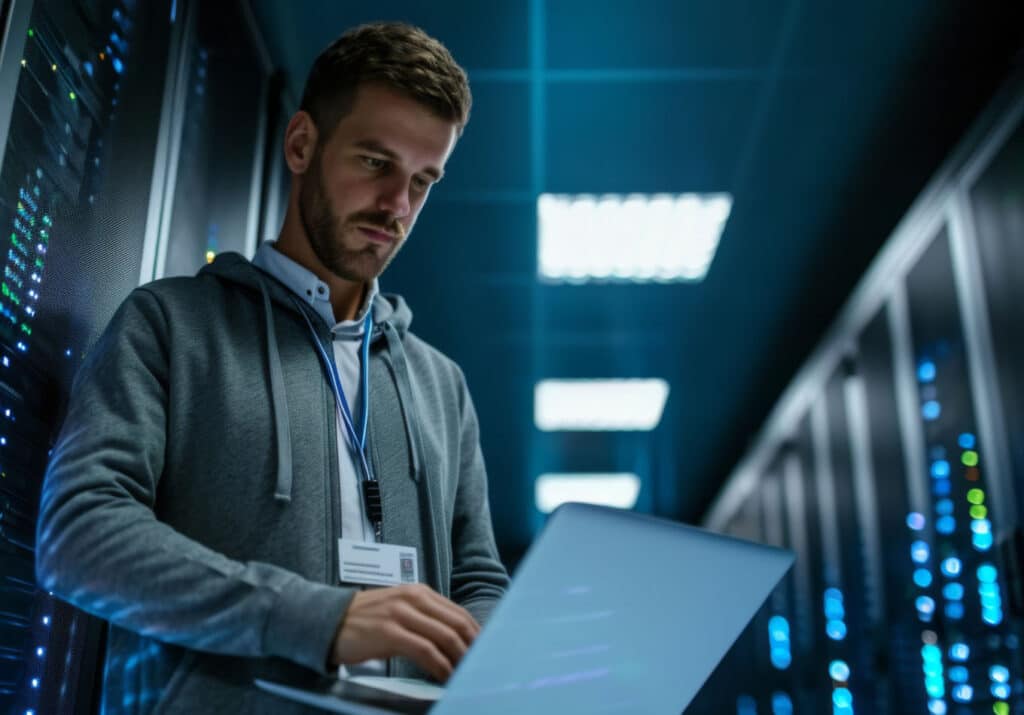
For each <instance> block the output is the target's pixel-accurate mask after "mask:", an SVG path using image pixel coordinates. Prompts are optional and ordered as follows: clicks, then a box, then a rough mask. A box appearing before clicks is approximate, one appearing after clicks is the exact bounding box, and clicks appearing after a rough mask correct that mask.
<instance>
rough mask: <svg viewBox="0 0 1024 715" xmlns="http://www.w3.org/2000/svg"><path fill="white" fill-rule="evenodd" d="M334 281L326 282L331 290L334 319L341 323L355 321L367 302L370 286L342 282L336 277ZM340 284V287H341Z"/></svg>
mask: <svg viewBox="0 0 1024 715" xmlns="http://www.w3.org/2000/svg"><path fill="white" fill-rule="evenodd" d="M333 278H334V280H333V281H325V280H324V278H323V276H320V280H322V281H324V282H325V283H326V284H327V285H328V286H330V289H331V308H332V309H333V310H334V319H335V320H337V321H338V322H339V323H340V322H341V321H343V320H354V319H355V317H356V315H358V314H359V308H361V307H362V305H363V301H364V300H366V292H367V291H368V290H369V286H367V285H366V284H365V283H353V282H352V281H346V280H342V279H340V278H338V277H336V276H334V277H333ZM339 284H340V285H339Z"/></svg>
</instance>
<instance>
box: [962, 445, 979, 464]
mask: <svg viewBox="0 0 1024 715" xmlns="http://www.w3.org/2000/svg"><path fill="white" fill-rule="evenodd" d="M960 461H961V462H963V463H964V466H965V467H975V466H977V465H978V453H977V452H975V451H974V450H973V449H969V450H967V451H966V452H964V453H963V454H962V455H960Z"/></svg>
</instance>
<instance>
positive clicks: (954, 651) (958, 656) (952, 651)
mask: <svg viewBox="0 0 1024 715" xmlns="http://www.w3.org/2000/svg"><path fill="white" fill-rule="evenodd" d="M970 657H971V647H970V646H969V645H967V644H966V643H954V644H953V645H951V646H950V647H949V659H950V660H955V661H958V662H960V663H964V662H966V661H967V659H968V658H970Z"/></svg>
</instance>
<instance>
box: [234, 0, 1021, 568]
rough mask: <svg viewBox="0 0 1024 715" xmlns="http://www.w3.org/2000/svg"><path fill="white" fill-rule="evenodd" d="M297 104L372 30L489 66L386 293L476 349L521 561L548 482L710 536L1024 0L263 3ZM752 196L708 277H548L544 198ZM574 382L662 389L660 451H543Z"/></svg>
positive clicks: (641, 441)
mask: <svg viewBox="0 0 1024 715" xmlns="http://www.w3.org/2000/svg"><path fill="white" fill-rule="evenodd" d="M252 5H253V8H254V12H255V15H256V18H257V23H258V25H259V26H260V27H261V29H262V31H263V33H264V35H265V40H266V42H267V45H268V48H269V50H270V53H271V56H272V58H273V60H274V62H275V64H276V65H278V66H279V67H280V68H281V70H282V71H283V73H284V74H285V77H286V82H287V84H288V86H289V87H290V89H291V93H292V95H293V96H295V97H297V96H299V95H300V94H301V87H302V82H303V80H304V77H305V73H306V71H307V70H308V68H309V66H310V65H311V64H312V61H313V58H314V57H315V56H316V54H317V53H318V52H319V50H320V49H321V48H323V47H324V46H326V45H327V44H328V43H329V42H330V41H331V40H333V39H334V38H335V37H336V35H337V34H339V33H340V31H341V30H342V29H344V28H346V27H349V26H351V25H353V24H356V23H359V22H364V21H369V20H375V19H401V20H407V21H410V22H413V23H415V24H418V25H420V26H422V27H423V28H424V29H426V30H427V31H428V32H429V33H431V34H433V35H435V36H436V37H438V38H439V39H441V40H442V41H443V42H444V43H445V44H446V45H447V46H448V47H449V49H451V51H452V53H453V54H454V56H455V57H456V59H457V60H459V62H460V63H461V64H462V65H463V66H464V67H465V68H466V69H467V71H468V73H469V76H470V82H471V84H472V89H473V93H474V106H473V116H472V120H471V122H470V124H469V126H468V127H467V129H466V133H465V135H464V137H463V139H462V140H461V142H460V144H459V146H458V147H457V148H456V151H455V154H454V155H453V157H452V159H451V160H450V162H449V164H448V167H447V171H446V177H445V180H444V182H442V183H441V184H440V185H438V186H437V187H436V189H435V190H434V193H433V195H432V197H431V199H430V201H429V203H428V205H427V207H426V209H425V210H424V212H423V214H422V216H421V218H420V221H419V223H418V224H417V228H416V230H415V232H414V233H413V235H412V238H411V240H410V241H409V243H408V244H407V245H406V247H405V248H404V249H403V253H402V254H401V255H400V256H399V258H398V259H397V260H396V261H395V263H394V264H393V265H392V267H391V268H389V270H388V272H387V273H386V274H385V276H384V278H383V279H382V285H383V287H384V290H386V291H393V292H400V293H402V294H404V295H405V296H406V298H407V300H408V301H409V303H410V305H411V306H412V308H413V312H414V316H415V317H414V322H413V329H414V330H415V331H416V332H418V333H419V334H420V335H421V336H422V337H424V338H425V339H427V340H428V341H430V342H432V343H433V344H434V345H436V346H437V347H438V348H440V349H441V350H442V351H444V352H445V353H447V354H448V355H450V356H451V357H453V358H454V359H455V360H456V361H458V363H459V364H460V365H461V366H462V368H463V370H464V371H465V373H466V376H467V379H468V381H469V385H470V389H471V391H472V393H473V396H474V399H475V403H476V406H477V410H478V412H479V415H480V421H481V430H482V432H481V439H482V442H483V447H484V453H485V457H486V459H487V464H488V470H489V475H490V485H491V504H492V510H493V512H494V521H495V529H496V532H497V536H498V540H499V543H500V545H501V548H502V551H503V553H504V554H505V556H506V558H508V559H509V560H515V559H516V558H517V556H518V554H520V553H521V551H522V549H523V548H524V547H525V546H526V544H527V543H528V542H529V540H530V539H531V537H532V535H533V533H534V532H535V530H536V528H537V527H538V526H539V524H540V523H541V521H542V516H541V515H540V514H539V513H538V512H537V511H536V510H535V509H534V507H533V480H534V478H535V477H536V476H537V475H538V474H540V473H543V472H549V471H563V470H564V471H631V472H635V473H637V474H639V475H641V477H642V479H643V487H642V489H641V494H640V500H639V503H638V509H640V510H643V511H649V512H652V513H657V514H661V515H665V516H669V517H672V518H676V519H683V520H687V521H697V520H699V519H700V517H701V515H702V514H703V512H704V510H705V509H706V508H707V506H708V505H709V503H710V501H711V499H712V498H713V496H714V495H715V493H716V492H717V491H718V490H719V488H720V487H721V486H722V484H723V481H724V479H725V478H726V477H727V476H728V474H729V472H730V470H731V469H732V467H733V466H734V465H735V464H736V462H737V461H738V460H739V458H740V457H741V456H742V453H743V451H744V450H745V448H746V446H747V445H748V444H749V443H750V442H751V441H752V439H753V437H754V436H755V434H756V432H757V430H758V428H759V426H760V424H761V423H762V422H763V421H764V419H765V417H766V416H767V414H768V411H769V410H770V408H771V407H772V405H773V403H774V401H775V400H776V399H777V398H778V396H779V395H780V393H781V392H782V390H783V388H784V387H785V386H786V384H787V383H788V381H789V380H790V378H791V377H792V376H793V374H794V373H795V372H796V370H797V368H798V367H799V366H800V364H801V363H802V361H803V360H804V359H805V358H806V357H807V356H808V355H809V353H810V352H811V350H812V348H813V347H814V345H815V344H816V342H817V341H818V339H819V338H820V336H821V335H822V334H823V333H824V331H825V329H826V328H827V327H828V325H829V323H830V322H831V320H832V319H833V318H834V316H835V315H836V314H837V312H838V310H839V308H840V306H841V305H842V303H843V301H844V299H845V298H846V296H848V295H849V294H850V292H851V290H852V288H853V287H854V285H855V284H856V282H857V280H858V278H859V276H860V275H862V273H863V272H864V270H865V269H866V267H867V266H868V264H869V263H870V261H871V259H872V257H873V256H874V255H875V254H876V253H877V251H878V249H879V248H880V246H881V245H882V243H883V242H884V241H885V239H886V237H887V236H888V234H889V233H890V232H891V230H892V229H893V228H894V227H895V225H896V223H897V222H898V221H899V219H900V218H901V217H902V215H903V214H904V213H905V212H906V210H907V209H908V207H909V206H910V204H911V203H912V202H913V200H914V198H915V197H916V195H917V194H918V193H919V192H920V191H921V189H922V188H923V187H924V186H925V184H926V183H927V181H928V179H929V177H930V176H931V175H932V174H933V173H934V172H935V171H936V169H937V168H938V167H939V165H940V164H941V163H942V161H943V159H944V158H945V157H946V156H947V155H948V153H949V152H950V151H951V149H952V147H953V146H955V144H956V142H957V140H958V139H959V138H960V137H961V136H962V135H963V134H964V133H965V131H966V130H967V128H968V127H969V125H970V123H971V121H972V119H974V118H975V117H976V116H977V115H978V113H979V112H980V111H982V110H983V108H984V106H985V105H986V103H987V102H988V100H990V99H991V98H992V96H993V95H994V94H995V92H996V91H997V89H998V87H999V86H1000V85H1001V84H1002V82H1003V81H1004V80H1005V78H1006V77H1008V76H1009V74H1010V73H1011V70H1012V68H1013V67H1014V66H1017V67H1020V66H1021V64H1022V59H1024V58H1022V53H1021V49H1022V47H1024V30H1022V28H1024V3H1020V2H1016V1H1014V2H1009V1H1007V2H981V3H979V2H971V1H970V0H963V1H960V2H951V1H948V0H947V1H941V0H900V1H899V2H892V1H891V0H884V1H883V0H865V1H863V2H856V3H839V2H820V1H817V2H810V1H806V2H800V0H687V1H683V0H630V2H625V1H624V0H588V1H587V2H582V1H580V0H547V2H545V1H544V0H520V1H518V2H500V1H499V2H493V3H481V2H476V1H472V2H470V1H468V0H467V1H463V2H440V3H439V2H415V1H412V0H406V1H405V2H387V1H384V0H379V1H375V2H372V3H370V2H367V3H362V4H357V3H340V2H333V1H329V0H322V1H314V0H289V1H288V2H285V1H284V0H252ZM691 191H694V192H719V191H724V192H729V193H731V194H732V195H733V197H734V203H733V210H732V214H731V216H730V218H729V221H728V223H727V225H726V228H725V231H724V233H723V235H722V240H721V245H720V247H719V250H718V254H717V256H716V257H715V260H714V262H713V264H712V265H711V269H710V272H709V273H708V275H707V278H706V280H704V281H703V282H702V283H697V284H674V285H646V286H643V285H638V286H627V285H585V286H553V285H544V284H541V283H539V282H538V280H537V276H536V274H537V266H536V249H537V245H536V244H537V242H536V197H537V195H538V194H539V193H541V192H555V193H603V192H609V193H630V192H651V193H654V192H672V193H677V192H679V193H681V192H691ZM552 377H595V378H604V377H660V378H664V379H665V380H667V381H668V382H669V384H670V387H671V392H670V395H669V398H668V401H667V403H666V406H665V413H664V416H663V418H662V421H661V423H660V425H659V426H658V427H657V428H656V429H655V430H654V431H653V432H646V433H610V434H609V433H543V432H540V431H539V430H537V429H536V428H535V427H534V425H533V387H534V384H535V383H536V382H537V381H538V380H540V379H543V378H552Z"/></svg>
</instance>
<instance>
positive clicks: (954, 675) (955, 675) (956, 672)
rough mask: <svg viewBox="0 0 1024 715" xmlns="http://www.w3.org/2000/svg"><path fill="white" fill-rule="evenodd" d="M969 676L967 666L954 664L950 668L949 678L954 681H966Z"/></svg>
mask: <svg viewBox="0 0 1024 715" xmlns="http://www.w3.org/2000/svg"><path fill="white" fill-rule="evenodd" d="M967 677H968V676H967V668H965V667H964V666H962V665H954V666H953V667H952V668H950V669H949V679H950V680H951V681H953V682H954V683H966V682H967Z"/></svg>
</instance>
